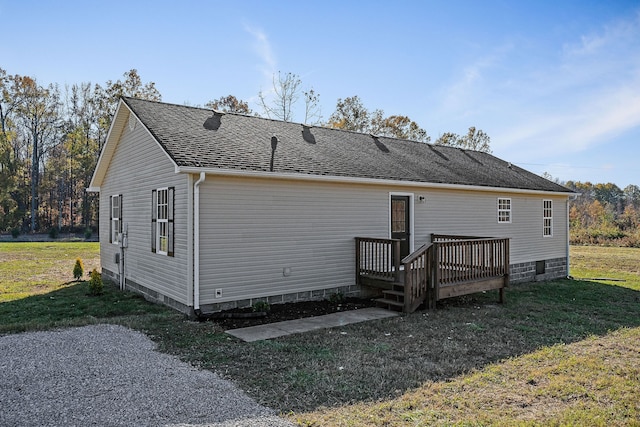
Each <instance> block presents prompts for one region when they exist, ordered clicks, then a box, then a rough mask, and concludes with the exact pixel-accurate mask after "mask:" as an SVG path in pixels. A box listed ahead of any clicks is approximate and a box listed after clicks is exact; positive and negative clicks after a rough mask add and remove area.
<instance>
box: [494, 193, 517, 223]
mask: <svg viewBox="0 0 640 427" xmlns="http://www.w3.org/2000/svg"><path fill="white" fill-rule="evenodd" d="M506 200H508V201H509V209H501V208H500V202H501V201H506ZM496 208H497V213H496V216H497V220H498V224H511V222H512V221H513V202H512V201H511V198H510V197H498V201H497V206H496ZM500 212H509V220H508V221H503V220H501V217H500Z"/></svg>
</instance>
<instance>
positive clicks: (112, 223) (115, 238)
mask: <svg viewBox="0 0 640 427" xmlns="http://www.w3.org/2000/svg"><path fill="white" fill-rule="evenodd" d="M120 233H122V194H119V195H117V196H111V197H109V243H116V244H117V243H119V242H120Z"/></svg>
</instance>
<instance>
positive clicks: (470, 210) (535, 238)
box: [415, 190, 567, 264]
mask: <svg viewBox="0 0 640 427" xmlns="http://www.w3.org/2000/svg"><path fill="white" fill-rule="evenodd" d="M420 194H421V195H423V196H425V203H422V204H421V203H417V204H416V207H415V211H416V221H415V224H416V231H415V233H416V245H418V241H419V240H420V241H423V240H424V241H428V236H429V235H430V234H431V233H438V234H459V235H472V236H479V237H509V238H511V244H510V251H511V253H510V255H511V263H512V264H514V263H519V262H526V261H537V260H544V259H551V258H560V257H565V256H566V250H567V197H566V196H547V195H529V194H517V193H515V194H508V193H498V192H496V193H492V192H472V191H449V190H448V191H438V190H427V191H424V192H420ZM498 198H510V199H511V223H498ZM543 200H553V236H552V237H543V235H542V225H543V221H542V219H543V211H542V209H543V203H542V202H543ZM425 239H426V240H425Z"/></svg>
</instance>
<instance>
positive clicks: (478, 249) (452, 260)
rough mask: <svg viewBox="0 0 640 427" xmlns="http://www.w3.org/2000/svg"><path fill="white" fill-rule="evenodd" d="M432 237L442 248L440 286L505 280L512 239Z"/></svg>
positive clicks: (439, 249) (439, 248)
mask: <svg viewBox="0 0 640 427" xmlns="http://www.w3.org/2000/svg"><path fill="white" fill-rule="evenodd" d="M460 237H461V236H444V235H432V241H433V242H435V245H436V246H437V248H438V259H439V270H440V280H439V282H438V284H439V285H444V286H446V285H451V284H456V283H460V282H469V281H474V280H475V281H478V280H483V279H487V278H492V277H499V276H505V275H507V274H508V272H509V239H505V238H486V237H467V236H464V237H462V238H460Z"/></svg>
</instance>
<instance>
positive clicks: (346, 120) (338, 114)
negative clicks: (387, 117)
mask: <svg viewBox="0 0 640 427" xmlns="http://www.w3.org/2000/svg"><path fill="white" fill-rule="evenodd" d="M327 125H328V126H329V127H332V128H335V129H343V130H350V131H353V132H360V133H367V132H368V131H369V130H370V128H371V117H370V113H369V110H367V109H366V108H365V106H364V105H363V104H362V101H361V100H360V98H359V97H358V96H357V95H355V96H352V97H347V98H345V99H344V100H343V99H341V98H340V99H338V102H337V103H336V110H335V111H334V112H333V113H332V114H331V116H329V121H328V122H327Z"/></svg>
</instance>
